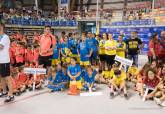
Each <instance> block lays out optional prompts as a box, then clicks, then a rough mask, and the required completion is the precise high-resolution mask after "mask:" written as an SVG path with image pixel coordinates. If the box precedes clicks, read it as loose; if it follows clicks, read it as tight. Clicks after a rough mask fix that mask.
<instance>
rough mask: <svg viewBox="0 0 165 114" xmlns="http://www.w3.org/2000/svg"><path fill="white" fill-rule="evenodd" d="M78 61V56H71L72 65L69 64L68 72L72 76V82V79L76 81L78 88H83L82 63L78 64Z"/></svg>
mask: <svg viewBox="0 0 165 114" xmlns="http://www.w3.org/2000/svg"><path fill="white" fill-rule="evenodd" d="M76 61H77V60H76V58H74V57H72V58H71V65H69V66H68V69H67V74H68V76H69V77H70V83H71V82H72V81H76V85H77V89H79V90H81V89H82V83H81V67H80V65H78V64H76Z"/></svg>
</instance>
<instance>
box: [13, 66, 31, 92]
mask: <svg viewBox="0 0 165 114" xmlns="http://www.w3.org/2000/svg"><path fill="white" fill-rule="evenodd" d="M18 71H19V72H18V74H17V76H16V77H15V80H16V86H17V89H18V90H19V91H20V93H23V92H25V91H26V84H27V81H28V77H27V75H26V74H24V73H23V67H19V68H18Z"/></svg>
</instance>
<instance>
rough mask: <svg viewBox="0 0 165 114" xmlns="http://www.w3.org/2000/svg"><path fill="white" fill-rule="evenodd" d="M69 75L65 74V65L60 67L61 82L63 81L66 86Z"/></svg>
mask: <svg viewBox="0 0 165 114" xmlns="http://www.w3.org/2000/svg"><path fill="white" fill-rule="evenodd" d="M69 80H70V79H69V76H68V75H67V69H66V67H65V66H64V67H63V68H62V83H64V84H65V85H66V86H68V84H69V83H68V82H69Z"/></svg>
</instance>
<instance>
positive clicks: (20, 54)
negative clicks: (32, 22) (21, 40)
mask: <svg viewBox="0 0 165 114" xmlns="http://www.w3.org/2000/svg"><path fill="white" fill-rule="evenodd" d="M24 53H25V50H24V48H23V47H17V48H16V53H15V54H16V55H15V56H16V63H23V62H24Z"/></svg>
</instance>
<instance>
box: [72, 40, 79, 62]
mask: <svg viewBox="0 0 165 114" xmlns="http://www.w3.org/2000/svg"><path fill="white" fill-rule="evenodd" d="M70 46H71V53H72V54H71V57H75V58H77V62H80V58H79V56H78V52H77V48H78V41H77V40H76V39H72V40H70Z"/></svg>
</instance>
